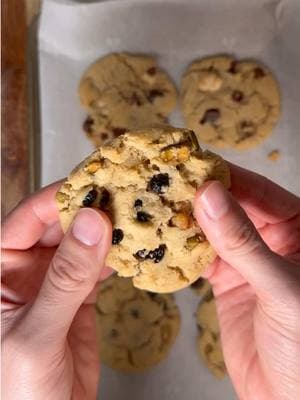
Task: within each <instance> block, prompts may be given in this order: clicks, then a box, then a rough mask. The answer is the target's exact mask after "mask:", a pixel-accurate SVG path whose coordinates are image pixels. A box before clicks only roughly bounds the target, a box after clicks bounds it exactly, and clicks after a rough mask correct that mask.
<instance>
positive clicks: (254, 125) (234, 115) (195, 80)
mask: <svg viewBox="0 0 300 400" xmlns="http://www.w3.org/2000/svg"><path fill="white" fill-rule="evenodd" d="M181 108H182V112H183V116H184V120H185V124H186V127H187V128H190V129H193V130H194V131H195V133H196V134H197V135H198V137H199V139H200V140H201V141H203V142H205V143H208V144H210V145H212V146H216V147H220V148H234V149H238V150H242V149H250V148H252V147H255V146H256V145H258V144H260V143H261V142H263V141H264V140H265V139H266V138H267V137H268V136H269V135H270V134H271V132H272V130H273V128H274V126H275V125H276V123H277V121H278V118H279V115H280V94H279V87H278V84H277V82H276V79H275V78H274V76H273V75H272V73H271V72H270V71H269V70H268V69H267V68H266V67H265V66H263V65H261V64H259V63H258V62H256V61H237V60H235V59H234V58H232V57H229V56H213V57H208V58H204V59H202V60H198V61H194V62H193V63H192V64H191V65H190V66H189V67H188V69H187V71H186V72H185V74H184V77H183V79H182V83H181Z"/></svg>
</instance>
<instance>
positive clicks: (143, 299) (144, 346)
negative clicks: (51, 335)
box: [96, 275, 180, 372]
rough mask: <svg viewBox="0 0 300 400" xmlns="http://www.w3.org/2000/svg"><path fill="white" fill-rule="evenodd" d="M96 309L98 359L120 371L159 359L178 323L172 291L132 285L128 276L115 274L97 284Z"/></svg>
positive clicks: (142, 368) (176, 330)
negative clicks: (160, 290)
mask: <svg viewBox="0 0 300 400" xmlns="http://www.w3.org/2000/svg"><path fill="white" fill-rule="evenodd" d="M96 312H97V330H98V342H99V349H100V359H101V362H103V363H104V364H106V365H108V366H110V367H112V368H114V369H117V370H120V371H124V372H138V371H142V370H144V369H146V368H149V367H151V366H154V365H156V364H157V363H159V362H160V361H162V360H163V359H164V358H165V357H166V356H167V355H168V353H169V351H170V349H171V347H172V345H173V343H174V341H175V339H176V337H177V334H178V331H179V326H180V316H179V310H178V307H177V305H176V303H175V301H174V299H173V296H172V295H170V294H155V293H150V292H146V291H143V290H139V289H136V288H135V287H134V286H133V285H132V281H131V279H128V278H119V277H117V276H116V275H115V276H112V277H110V278H109V279H107V280H106V281H104V282H103V283H102V284H101V288H100V290H99V293H98V298H97V304H96Z"/></svg>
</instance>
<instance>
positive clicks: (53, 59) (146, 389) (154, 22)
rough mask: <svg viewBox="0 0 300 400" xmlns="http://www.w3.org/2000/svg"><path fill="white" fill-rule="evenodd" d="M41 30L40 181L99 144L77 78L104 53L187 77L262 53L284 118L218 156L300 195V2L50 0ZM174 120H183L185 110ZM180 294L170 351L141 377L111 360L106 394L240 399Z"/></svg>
mask: <svg viewBox="0 0 300 400" xmlns="http://www.w3.org/2000/svg"><path fill="white" fill-rule="evenodd" d="M31 34H32V35H31V41H30V43H31V46H30V47H29V53H30V59H31V63H30V65H29V69H30V72H31V73H30V76H31V78H30V83H31V85H30V86H31V91H30V102H31V103H30V104H31V107H30V110H31V150H32V151H31V160H32V162H31V166H32V187H35V188H37V187H39V186H44V185H46V184H48V183H50V182H53V181H55V180H57V179H61V178H63V177H64V176H66V175H67V174H68V173H69V172H70V170H71V169H72V168H73V167H74V165H76V164H77V163H78V162H79V161H80V160H81V159H82V158H84V157H85V156H86V155H87V154H89V153H90V152H91V151H92V145H91V144H90V143H89V142H88V141H87V139H86V138H85V136H84V134H83V133H82V130H81V125H82V121H83V120H84V118H85V112H84V110H82V109H81V107H80V104H79V100H78V97H77V85H78V82H79V79H80V76H81V74H82V72H83V71H84V69H85V68H86V67H87V66H88V65H89V64H90V63H91V62H93V61H94V60H95V59H96V58H98V57H101V56H102V55H104V54H106V53H109V52H113V51H129V52H133V53H146V54H153V55H155V56H156V57H157V58H158V61H159V64H160V65H161V66H162V67H164V68H165V69H166V70H167V71H168V72H169V73H170V74H171V76H172V78H173V79H174V81H175V82H176V83H177V84H178V83H179V81H180V76H181V75H182V73H183V71H184V70H185V68H186V67H187V65H188V64H189V63H190V62H191V61H192V60H194V59H195V58H200V57H204V56H207V55H211V54H220V53H222V54H224V53H226V54H232V55H235V56H237V57H238V58H254V59H258V60H261V61H262V62H263V63H264V64H266V65H267V66H269V67H270V68H271V70H272V71H273V72H274V74H275V76H276V77H277V78H278V80H279V83H280V87H281V95H282V116H281V118H280V121H279V123H278V125H277V126H276V128H275V129H274V133H273V134H272V136H271V137H270V138H268V139H267V140H266V141H265V142H264V143H263V144H262V145H261V146H259V147H257V148H255V149H253V150H249V151H244V152H236V151H233V150H224V151H218V153H220V154H221V155H223V157H225V158H226V159H228V160H230V161H232V162H234V163H237V164H240V165H242V166H245V167H247V168H249V169H252V170H255V171H257V172H260V173H262V174H264V175H266V176H268V177H270V178H271V179H273V180H274V181H276V182H278V183H279V184H281V185H283V186H284V187H286V188H288V189H289V190H291V191H292V192H294V193H297V194H300V180H299V178H298V174H299V169H300V168H299V167H300V162H299V156H298V153H299V148H300V134H299V126H300V113H299V110H300V79H299V71H300V55H299V50H298V49H299V46H298V43H297V41H298V40H299V37H300V2H298V1H297V0H276V1H275V0H252V1H251V2H249V1H248V0H240V1H236V0H214V1H211V0H198V1H192V0H191V1H188V0H185V1H184V0H182V1H171V0H165V1H158V0H157V1H156V0H153V1H148V0H111V1H105V2H99V1H89V2H87V1H72V0H44V2H43V7H42V12H41V17H40V19H39V21H35V25H33V26H32V31H31ZM34 54H35V55H36V58H35V57H34ZM171 122H172V123H173V124H174V125H177V126H182V125H183V122H182V119H181V117H180V113H179V112H178V111H177V112H174V113H173V114H172V116H171ZM203 147H207V146H205V145H204V146H203ZM274 149H279V150H280V152H281V157H280V159H279V161H277V162H276V163H274V162H272V161H270V160H269V159H268V158H267V155H268V153H269V152H270V151H271V150H274ZM176 300H177V302H178V304H179V307H180V310H181V316H182V324H181V331H180V334H179V337H178V340H177V341H176V344H175V345H174V347H173V348H172V350H171V352H170V355H169V357H168V358H167V359H166V360H165V361H163V362H162V363H161V364H160V365H158V366H157V367H155V368H153V369H151V370H149V371H147V372H144V373H142V374H137V375H126V374H121V373H117V372H115V371H113V370H111V369H109V368H107V367H105V366H102V374H101V385H100V397H101V400H103V399H112V400H115V399H125V400H126V399H146V400H147V399H151V400H153V399H172V400H176V399H183V398H184V399H186V400H194V399H203V400H206V399H210V400H214V399H220V398H222V399H224V400H229V399H233V398H235V395H234V391H233V389H232V387H231V383H230V381H229V379H224V380H222V381H218V380H216V379H215V378H214V377H213V376H212V375H211V374H210V372H209V371H208V370H207V369H206V368H205V367H204V366H203V364H202V363H201V361H200V360H199V358H198V355H197V353H196V351H195V341H196V336H197V330H196V324H195V318H194V313H195V310H196V307H197V304H198V302H199V298H197V297H196V296H195V295H193V293H192V292H191V290H190V289H185V290H182V291H180V292H178V293H176Z"/></svg>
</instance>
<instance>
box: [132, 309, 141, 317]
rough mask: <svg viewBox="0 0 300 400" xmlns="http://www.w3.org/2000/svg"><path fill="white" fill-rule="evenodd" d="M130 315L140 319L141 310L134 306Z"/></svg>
mask: <svg viewBox="0 0 300 400" xmlns="http://www.w3.org/2000/svg"><path fill="white" fill-rule="evenodd" d="M130 315H131V316H132V317H133V318H135V319H138V318H139V317H140V313H139V310H137V309H136V308H132V309H131V310H130Z"/></svg>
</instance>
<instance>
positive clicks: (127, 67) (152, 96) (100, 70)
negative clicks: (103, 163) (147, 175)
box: [79, 53, 177, 146]
mask: <svg viewBox="0 0 300 400" xmlns="http://www.w3.org/2000/svg"><path fill="white" fill-rule="evenodd" d="M79 97H80V101H81V104H82V106H83V107H84V108H85V109H86V111H87V113H88V116H87V118H86V120H85V121H84V123H83V130H84V131H85V132H86V134H87V136H88V138H90V139H91V140H92V141H93V143H94V144H95V146H99V145H101V144H103V143H107V142H109V141H110V140H111V139H113V138H114V137H117V136H119V135H120V134H122V133H125V132H127V131H128V130H130V129H136V128H140V127H145V126H153V125H157V124H162V123H165V122H167V117H168V115H169V114H170V112H171V111H172V110H173V109H174V107H175V105H176V98H177V94H176V89H175V86H174V85H173V83H172V81H171V79H170V77H169V76H168V75H167V74H166V73H165V72H164V71H162V70H161V69H160V67H159V66H158V65H157V62H156V60H155V59H154V58H153V57H149V56H145V55H131V54H127V53H115V54H109V55H107V56H105V57H103V58H101V59H100V60H98V61H97V62H95V63H94V64H92V65H91V66H90V67H89V68H88V69H87V70H86V71H85V73H84V74H83V76H82V78H81V81H80V85H79Z"/></svg>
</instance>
